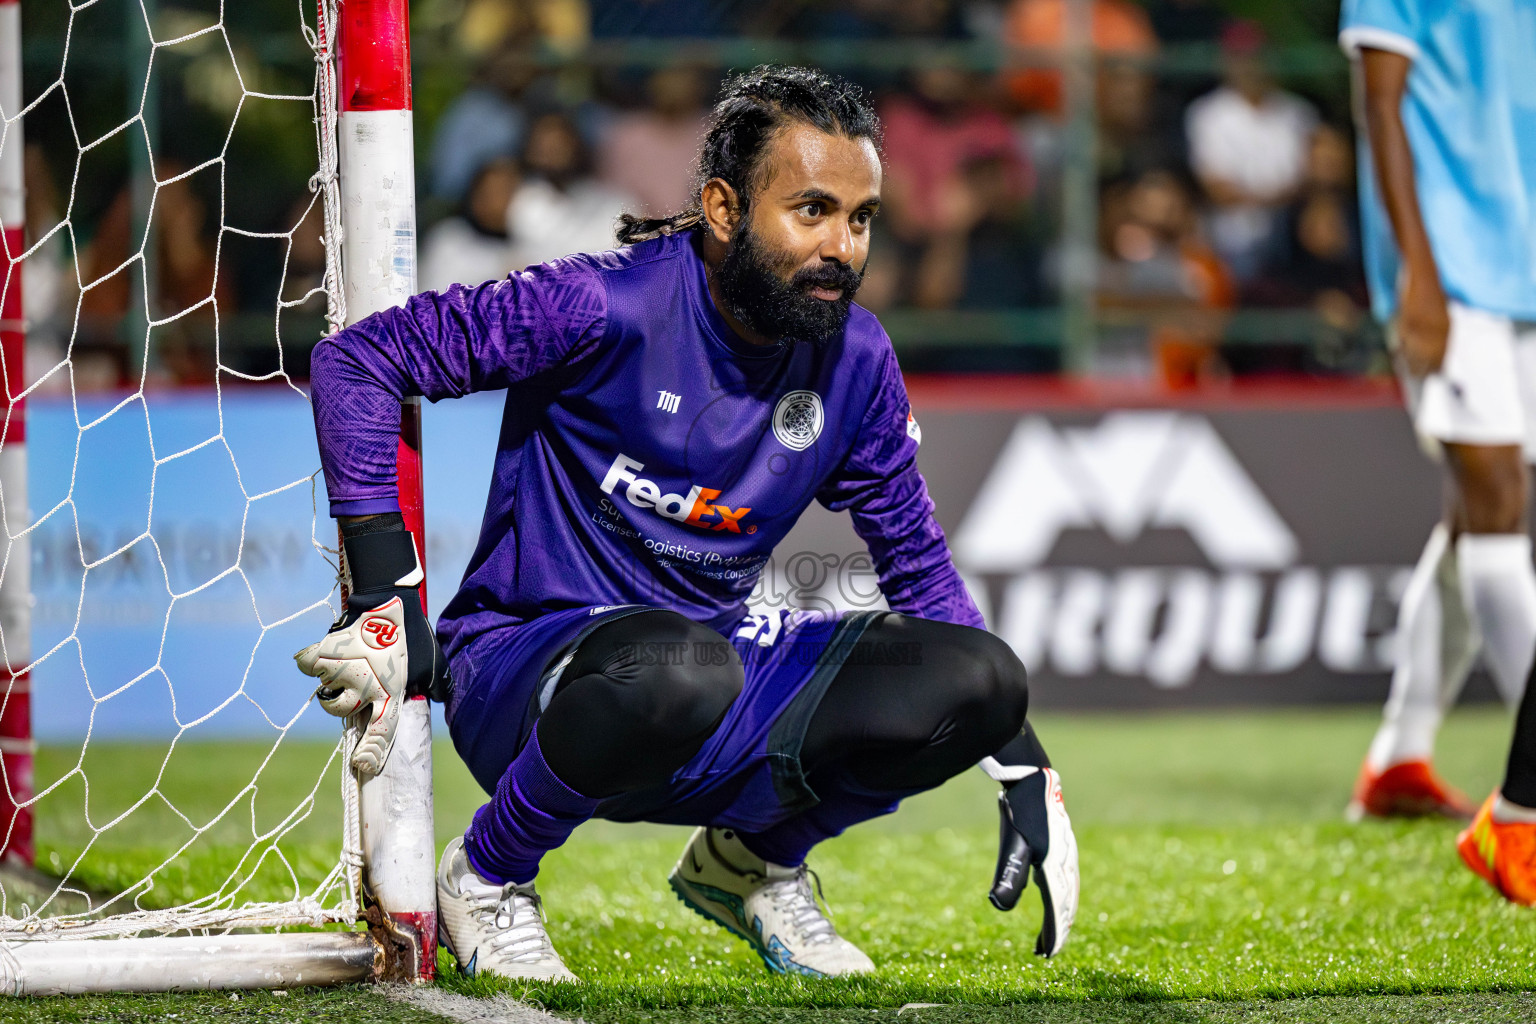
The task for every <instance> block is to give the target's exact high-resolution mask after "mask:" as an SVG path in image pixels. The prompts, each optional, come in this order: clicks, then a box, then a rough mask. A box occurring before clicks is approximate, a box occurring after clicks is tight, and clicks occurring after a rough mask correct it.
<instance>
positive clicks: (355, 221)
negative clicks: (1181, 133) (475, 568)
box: [336, 0, 437, 981]
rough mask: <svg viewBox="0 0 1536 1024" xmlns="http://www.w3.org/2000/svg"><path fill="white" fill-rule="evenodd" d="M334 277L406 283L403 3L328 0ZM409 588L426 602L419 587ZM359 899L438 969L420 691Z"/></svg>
mask: <svg viewBox="0 0 1536 1024" xmlns="http://www.w3.org/2000/svg"><path fill="white" fill-rule="evenodd" d="M337 15H338V17H339V19H340V22H339V24H338V25H337V27H336V28H337V33H338V39H337V46H338V49H337V62H336V76H337V95H338V104H337V106H338V109H339V112H340V123H339V125H338V136H339V139H340V154H339V156H340V171H341V210H342V215H341V227H342V237H343V238H344V240H345V241H344V244H343V246H342V258H343V264H342V280H343V282H344V287H343V291H342V294H343V295H344V297H345V302H346V309H345V322H346V323H348V324H351V323H356V322H357V321H358V320H360V319H362V318H363V317H364V316H367V315H368V314H370V313H373V312H376V311H378V310H381V309H387V308H389V307H391V306H397V305H399V304H401V303H403V302H404V301H405V300H406V299H408V298H410V297H411V295H413V294H415V291H416V173H415V152H414V140H413V133H412V117H411V49H410V23H409V13H408V2H407V0H341V2H340V3H339V4H338V6H337ZM420 408H421V407H420V399H410V400H408V401H407V402H406V403H404V404H403V405H402V406H401V410H400V439H399V442H398V444H397V446H396V452H397V458H396V477H397V481H398V487H399V493H400V511H401V514H402V516H403V517H404V519H405V524H406V526H407V527H408V528H409V529H410V531H411V534H412V537H413V538H414V540H415V543H416V555H417V558H419V559H420V560H421V564H422V566H423V568H425V567H426V554H427V551H426V535H425V530H424V508H423V505H424V502H423V495H422V479H421V415H420ZM419 596H420V599H421V608H422V611H423V612H424V613H425V612H426V610H427V584H426V580H425V579H423V581H422V583H421V585H420V588H419ZM361 800H362V807H361V811H362V830H363V832H362V843H363V860H364V863H365V864H366V866H367V881H366V893H365V895H366V896H367V897H368V898H369V899H370V901H371V902H373V903H374V904H375V905H376V906H377V907H378V909H379V910H380V911H381V912H382V913H381V915H380V918H379V919H378V920H377V921H374V920H372V919H370V923H372V924H374V925H375V928H376V930H377V929H379V928H381V927H382V931H383V934H384V935H385V936H386V937H387V938H388V939H389V940H390V941H391V942H392V943H394V944H395V946H396V949H397V951H398V952H399V954H400V955H401V956H402V957H403V958H405V959H407V960H412V961H414V964H415V970H414V975H415V977H416V978H417V979H418V980H421V981H430V980H431V979H432V978H433V977H434V975H435V974H436V970H437V884H436V857H435V850H436V845H435V838H434V836H433V829H432V717H431V713H430V710H429V708H428V704H427V701H426V699H425V698H422V697H418V698H415V699H413V700H408V701H406V702H405V706H404V707H403V708H401V712H400V724H399V727H398V731H397V732H396V734H395V745H394V749H393V750H392V751H391V753H390V756H389V759H388V760H387V761H386V762H385V763H384V770H383V771H382V772H381V773H380V774H379V775H378V776H377V777H374V778H365V779H363V780H362V786H361Z"/></svg>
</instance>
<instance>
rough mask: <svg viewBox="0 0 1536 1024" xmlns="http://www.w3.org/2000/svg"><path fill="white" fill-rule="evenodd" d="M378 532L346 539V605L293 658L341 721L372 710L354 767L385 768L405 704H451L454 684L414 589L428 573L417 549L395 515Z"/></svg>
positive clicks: (322, 703) (368, 771) (369, 770)
mask: <svg viewBox="0 0 1536 1024" xmlns="http://www.w3.org/2000/svg"><path fill="white" fill-rule="evenodd" d="M379 518H380V520H381V523H380V526H381V527H382V529H381V528H379V527H375V532H371V533H364V534H362V535H360V536H352V537H348V538H346V539H344V540H343V542H342V546H343V548H344V550H345V552H346V567H347V573H348V576H349V577H350V584H351V586H350V588H349V593H348V595H347V607H346V610H345V612H344V613H343V614H342V617H341V619H340V621H338V622H337V623H336V624H335V625H333V626H332V627H331V629H330V632H328V633H327V634H326V635H325V638H324V639H323V640H321V641H319V642H318V643H313V644H310V645H309V646H308V647H306V648H304V649H303V650H302V651H300V652H299V653H297V654H295V655H294V656H293V657H294V660H295V661H296V662H298V665H299V671H301V672H303V673H304V674H305V675H310V676H314V677H316V678H318V679H319V680H320V685H319V686H318V687H316V688H315V696H317V697H318V698H319V699H320V706H321V707H322V708H324V709H325V710H326V711H328V712H330V713H331V714H333V715H337V716H339V717H346V716H348V715H352V714H356V713H357V712H359V711H363V710H367V711H368V713H369V717H368V723H367V725H366V726H365V727H364V728H363V733H362V737H361V738H360V739H359V740H358V744H357V749H356V750H354V751H353V753H352V767H353V768H355V769H357V770H358V771H360V772H363V773H364V774H366V775H377V774H379V772H381V771H383V770H384V761H385V759H386V758H388V757H389V751H390V748H391V747H393V746H394V743H395V728H396V726H397V725H399V722H400V707H401V702H402V701H404V700H405V699H407V698H408V697H412V696H416V695H418V694H427V695H430V696H432V697H434V698H436V699H438V700H444V699H446V696H447V693H448V689H449V686H450V685H451V683H450V682H449V679H448V666H447V662H446V661H445V659H444V658H443V655H442V652H441V651H440V650H439V649H438V646H437V638H436V637H435V636H434V635H433V633H432V627H431V625H430V624H429V623H428V622H427V617H426V615H425V614H424V613H423V612H422V609H421V600H420V598H419V597H418V596H417V592H416V587H417V586H418V585H419V584H420V583H421V581H422V578H423V575H422V571H421V563H420V561H419V560H418V559H417V557H416V545H415V543H414V542H413V541H412V540H411V535H410V534H409V533H408V532H406V530H405V526H404V524H403V523H401V522H400V518H399V516H398V515H395V516H392V517H382V516H381V517H379Z"/></svg>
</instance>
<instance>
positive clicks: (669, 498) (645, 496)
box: [600, 453, 757, 533]
mask: <svg viewBox="0 0 1536 1024" xmlns="http://www.w3.org/2000/svg"><path fill="white" fill-rule="evenodd" d="M644 468H645V465H644V463H641V462H638V461H636V460H635V459H632V458H630V457H629V456H628V455H624V454H622V453H621V454H620V455H618V456H617V457H615V458H614V460H613V465H611V466H609V467H608V475H607V476H605V477H603V482H602V484H601V485H600V486H601V488H602V492H603V493H604V494H612V493H613V492H614V490H615V489H617V488H618V487H619V485H620V484H623V485H624V497H625V498H626V499H627V500H628V501H629V503H630V504H631V505H633V506H635V507H636V508H652V509H655V510H656V513H657V514H658V515H663V516H666V517H667V518H668V519H675V520H677V521H678V522H679V523H682V524H683V525H684V526H692V527H695V528H697V529H700V530H716V531H718V530H724V531H726V532H728V533H741V532H743V531H742V522H741V520H742V518H743V517H744V516H745V515H746V514H747V513H748V512H750V511H752V509H751V507H750V506H746V505H743V506H742V507H741V508H731V507H730V506H729V505H716V504H713V502H714V499H716V498H718V497H720V492H719V491H718V490H716V489H715V488H713V487H701V486H699V485H698V484H694V485H693V487H691V488H690V489H689V491H688V493H687V494H663V493H661V487H660V486H658V485H657V484H656V482H655V481H654V480H647V479H646V478H645V477H643V476H639V475H637V474H638V473H639V472H640V470H642V469H644ZM756 531H757V527H755V526H748V527H747V528H746V531H745V532H747V533H755V532H756Z"/></svg>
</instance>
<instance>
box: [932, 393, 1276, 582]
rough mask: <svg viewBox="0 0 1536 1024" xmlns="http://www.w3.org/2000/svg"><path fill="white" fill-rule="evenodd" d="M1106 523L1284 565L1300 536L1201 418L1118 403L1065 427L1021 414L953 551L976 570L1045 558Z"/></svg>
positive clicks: (1225, 561)
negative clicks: (1066, 539)
mask: <svg viewBox="0 0 1536 1024" xmlns="http://www.w3.org/2000/svg"><path fill="white" fill-rule="evenodd" d="M1094 527H1097V528H1099V529H1102V530H1103V531H1104V532H1105V533H1106V534H1108V535H1109V536H1110V537H1112V538H1113V539H1115V540H1117V541H1119V542H1120V543H1122V544H1128V543H1130V542H1131V541H1134V540H1135V539H1136V538H1137V537H1139V536H1140V535H1141V534H1142V532H1143V531H1145V530H1147V529H1150V528H1155V527H1178V528H1182V529H1184V530H1186V531H1188V533H1189V535H1190V536H1191V537H1192V538H1193V539H1194V541H1195V543H1196V544H1198V545H1199V546H1200V549H1201V550H1202V551H1203V552H1205V555H1206V557H1207V558H1209V559H1210V560H1211V563H1212V564H1213V565H1216V566H1219V567H1222V568H1234V569H1236V568H1248V569H1280V568H1284V567H1285V566H1287V565H1290V564H1292V563H1293V562H1295V560H1296V555H1297V544H1296V538H1295V536H1294V535H1293V534H1292V533H1291V531H1290V528H1289V527H1287V526H1286V525H1285V522H1284V521H1283V520H1282V519H1281V518H1280V516H1279V515H1278V514H1277V513H1276V512H1275V510H1274V508H1273V507H1272V506H1271V505H1270V503H1269V501H1268V500H1267V499H1266V498H1265V497H1264V494H1263V493H1262V492H1261V491H1260V490H1259V488H1258V487H1257V486H1256V485H1255V484H1254V482H1253V480H1252V479H1251V478H1250V477H1249V476H1248V474H1247V473H1246V472H1245V471H1244V470H1243V467H1242V465H1241V464H1240V463H1239V462H1238V461H1237V459H1236V457H1235V456H1233V454H1232V452H1231V451H1230V450H1229V449H1228V448H1227V446H1226V445H1225V444H1223V443H1222V440H1221V438H1220V437H1219V436H1218V435H1217V433H1216V431H1215V430H1214V429H1213V428H1212V427H1211V425H1210V424H1209V423H1208V422H1207V421H1206V420H1204V419H1202V418H1199V417H1195V416H1186V415H1180V414H1178V413H1171V412H1118V413H1112V414H1110V415H1108V416H1106V417H1104V419H1103V420H1102V421H1100V422H1099V423H1098V424H1097V425H1096V426H1093V427H1067V428H1064V429H1062V430H1059V431H1058V430H1057V429H1056V428H1054V427H1052V426H1051V424H1050V423H1048V422H1046V421H1045V420H1044V419H1040V418H1034V417H1032V418H1030V419H1026V420H1022V421H1020V422H1019V424H1018V425H1017V426H1016V427H1015V428H1014V431H1013V435H1012V436H1011V437H1010V438H1009V439H1008V443H1007V444H1006V445H1005V446H1004V447H1003V450H1002V451H1001V452H1000V453H999V454H998V457H997V462H996V463H995V464H994V465H993V467H992V472H991V473H990V474H989V476H988V477H987V480H986V482H985V483H984V484H983V485H982V488H981V491H980V492H979V493H978V494H977V495H976V499H975V501H974V502H972V504H971V507H970V510H969V511H968V512H967V514H966V516H965V520H964V521H963V522H962V523H961V524H960V529H959V530H958V531H956V534H955V558H956V561H957V562H959V563H960V564H961V565H963V566H965V567H966V568H967V569H970V570H972V571H975V572H987V573H994V572H1016V571H1018V570H1021V569H1025V568H1028V567H1030V566H1033V565H1039V564H1041V563H1042V562H1044V561H1045V560H1046V559H1047V557H1048V556H1049V555H1050V553H1051V548H1052V547H1053V546H1054V545H1055V543H1056V539H1057V537H1059V536H1060V535H1061V532H1062V531H1063V530H1066V529H1072V528H1094Z"/></svg>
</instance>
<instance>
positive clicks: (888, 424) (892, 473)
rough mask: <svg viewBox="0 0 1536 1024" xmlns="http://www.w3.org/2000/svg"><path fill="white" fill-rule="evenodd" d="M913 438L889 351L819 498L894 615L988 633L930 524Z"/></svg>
mask: <svg viewBox="0 0 1536 1024" xmlns="http://www.w3.org/2000/svg"><path fill="white" fill-rule="evenodd" d="M918 437H919V434H918V430H917V426H916V423H915V421H914V420H913V419H912V414H911V406H910V404H909V402H908V399H907V387H906V384H905V383H904V382H903V381H902V379H901V370H900V368H899V367H898V366H897V364H896V357H895V355H894V353H892V352H891V350H890V349H889V347H887V348H886V349H885V351H884V353H883V356H882V359H881V363H880V366H879V369H878V371H877V374H876V380H875V392H874V396H873V399H872V401H871V402H870V406H869V412H868V413H867V414H866V415H865V417H864V420H863V422H862V423H861V424H860V427H859V433H858V436H857V438H856V439H855V440H854V443H853V448H852V450H851V451H850V452H849V454H848V458H847V459H846V460H845V461H844V463H843V465H842V467H841V469H840V471H839V472H838V473H837V474H836V475H835V476H834V477H833V479H831V480H830V481H828V484H827V486H826V487H824V488H823V489H822V491H821V493H820V494H818V495H817V497H818V499H819V500H820V501H821V503H822V504H823V505H825V506H827V507H828V508H830V509H832V510H833V511H834V512H840V511H842V510H844V509H847V510H848V513H849V515H850V516H851V517H852V519H853V528H854V531H855V532H857V533H858V535H859V537H860V538H861V539H862V540H863V541H864V543H865V544H866V545H868V546H869V553H870V556H871V557H872V558H873V559H874V562H875V571H876V572H877V573H878V574H879V578H880V591H881V593H883V594H884V595H885V600H886V603H887V604H889V605H890V606H891V610H892V611H898V612H903V613H906V614H910V615H917V616H921V617H922V618H925V619H936V620H938V621H941V622H955V623H959V624H960V625H963V626H975V627H976V628H977V629H986V628H987V627H986V622H985V621H984V620H983V619H982V617H981V612H980V611H979V610H977V608H976V602H975V601H973V600H972V599H971V595H970V592H969V591H967V590H966V588H965V582H964V581H963V580H961V578H960V574H959V573H958V572H956V571H955V566H954V562H953V561H952V560H951V559H950V554H949V545H948V544H947V543H946V542H945V540H944V531H943V529H941V528H940V526H939V524H938V521H937V520H936V519H935V518H934V515H933V499H932V498H930V497H929V496H928V484H927V483H926V482H925V481H924V480H923V476H922V474H921V473H919V472H918V469H917V448H918Z"/></svg>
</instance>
